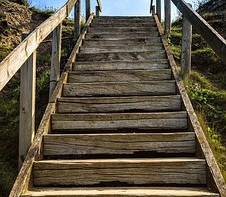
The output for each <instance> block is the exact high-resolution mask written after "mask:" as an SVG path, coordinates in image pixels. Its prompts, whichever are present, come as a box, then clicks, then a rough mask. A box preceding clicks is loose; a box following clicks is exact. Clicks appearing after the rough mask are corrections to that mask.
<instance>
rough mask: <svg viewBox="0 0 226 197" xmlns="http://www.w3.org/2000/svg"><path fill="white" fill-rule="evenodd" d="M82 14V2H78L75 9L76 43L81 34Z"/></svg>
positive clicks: (79, 0)
mask: <svg viewBox="0 0 226 197" xmlns="http://www.w3.org/2000/svg"><path fill="white" fill-rule="evenodd" d="M80 14H81V0H78V1H77V3H76V4H75V8H74V32H75V38H74V39H75V41H76V40H77V39H78V37H79V35H80V33H81V26H80Z"/></svg>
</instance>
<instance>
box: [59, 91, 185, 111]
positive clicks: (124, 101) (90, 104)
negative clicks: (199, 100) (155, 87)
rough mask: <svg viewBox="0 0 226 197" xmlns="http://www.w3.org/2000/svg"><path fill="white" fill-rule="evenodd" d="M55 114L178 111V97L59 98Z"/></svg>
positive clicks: (179, 101) (179, 105)
mask: <svg viewBox="0 0 226 197" xmlns="http://www.w3.org/2000/svg"><path fill="white" fill-rule="evenodd" d="M57 104H58V105H57V113H93V112H100V113H101V112H108V113H109V112H125V111H131V113H132V112H134V111H138V110H139V111H155V112H157V111H169V110H171V111H179V110H180V109H181V106H182V100H181V96H180V95H169V96H130V97H123V96H121V97H82V98H76V97H61V98H59V99H58V103H57Z"/></svg>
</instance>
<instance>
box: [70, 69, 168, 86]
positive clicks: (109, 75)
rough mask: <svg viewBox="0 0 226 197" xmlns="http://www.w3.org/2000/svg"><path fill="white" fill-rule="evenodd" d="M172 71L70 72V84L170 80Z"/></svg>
mask: <svg viewBox="0 0 226 197" xmlns="http://www.w3.org/2000/svg"><path fill="white" fill-rule="evenodd" d="M171 77H172V75H171V70H170V69H159V70H126V71H125V70H114V71H73V72H69V77H68V83H89V82H126V81H128V82H132V81H137V82H138V81H158V80H170V79H171Z"/></svg>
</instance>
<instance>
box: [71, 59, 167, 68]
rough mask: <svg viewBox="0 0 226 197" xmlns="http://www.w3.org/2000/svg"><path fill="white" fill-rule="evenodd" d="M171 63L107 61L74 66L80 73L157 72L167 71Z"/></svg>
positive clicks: (164, 61)
mask: <svg viewBox="0 0 226 197" xmlns="http://www.w3.org/2000/svg"><path fill="white" fill-rule="evenodd" d="M167 68H169V63H168V61H167V60H166V59H162V60H161V59H154V60H147V61H142V60H140V61H121V60H120V61H117V60H116V61H105V62H78V61H76V63H74V64H73V70H76V71H77V70H80V71H85V70H87V71H94V70H99V71H101V70H102V71H104V70H105V71H106V70H136V69H139V70H156V69H167Z"/></svg>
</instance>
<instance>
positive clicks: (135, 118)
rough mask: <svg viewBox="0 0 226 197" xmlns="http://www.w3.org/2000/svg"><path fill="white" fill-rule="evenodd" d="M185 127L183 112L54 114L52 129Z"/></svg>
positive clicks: (185, 117)
mask: <svg viewBox="0 0 226 197" xmlns="http://www.w3.org/2000/svg"><path fill="white" fill-rule="evenodd" d="M92 129H98V130H110V129H187V114H186V113H185V112H161V113H142V114H141V113H130V114H129V113H123V114H118V113H117V114H108V113H106V114H55V115H53V116H52V130H53V131H63V130H92Z"/></svg>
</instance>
